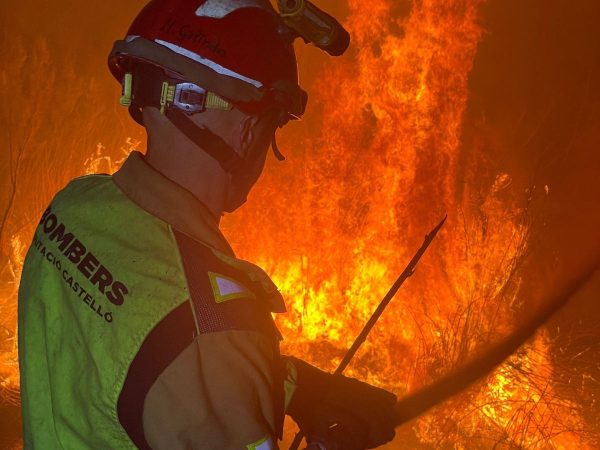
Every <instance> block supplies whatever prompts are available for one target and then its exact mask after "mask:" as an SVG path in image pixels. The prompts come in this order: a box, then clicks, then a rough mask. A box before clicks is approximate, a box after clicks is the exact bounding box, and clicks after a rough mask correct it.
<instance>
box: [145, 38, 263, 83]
mask: <svg viewBox="0 0 600 450" xmlns="http://www.w3.org/2000/svg"><path fill="white" fill-rule="evenodd" d="M154 42H156V43H157V44H160V45H162V46H163V47H167V48H168V49H169V50H172V51H174V52H175V53H177V54H179V55H181V56H185V57H186V58H189V59H192V60H194V61H196V62H197V63H200V64H202V65H204V66H207V67H210V68H211V69H212V70H214V71H215V72H217V73H219V74H221V75H226V76H228V77H232V78H237V79H238V80H242V81H245V82H246V83H248V84H251V85H253V86H254V87H257V88H259V89H260V88H261V87H262V86H263V84H262V83H261V82H260V81H256V80H253V79H252V78H248V77H245V76H244V75H241V74H239V73H237V72H234V71H233V70H229V69H227V68H225V67H223V66H221V65H219V64H217V63H216V62H214V61H211V60H210V59H208V58H204V57H203V56H200V55H198V54H197V53H194V52H191V51H189V50H187V49H185V48H183V47H180V46H179V45H175V44H171V43H170V42H167V41H163V40H162V39H155V40H154Z"/></svg>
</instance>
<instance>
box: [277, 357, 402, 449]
mask: <svg viewBox="0 0 600 450" xmlns="http://www.w3.org/2000/svg"><path fill="white" fill-rule="evenodd" d="M287 360H288V361H289V362H291V363H292V364H293V365H294V367H295V368H296V370H297V388H296V391H295V392H294V396H293V397H292V400H291V402H290V404H289V406H288V409H287V414H288V415H290V416H291V417H292V419H294V421H295V422H296V423H297V424H298V426H299V427H300V428H301V429H302V431H303V432H304V433H305V434H306V435H307V440H308V441H309V442H310V441H311V440H317V441H319V442H321V443H323V444H324V446H325V448H327V449H328V450H330V449H331V450H364V449H368V448H375V447H378V446H380V445H383V444H385V443H386V442H389V441H391V440H392V439H393V438H394V433H395V431H394V428H395V427H394V412H393V408H394V405H395V404H396V396H395V395H394V394H392V393H391V392H388V391H386V390H384V389H380V388H377V387H374V386H371V385H369V384H367V383H363V382H361V381H358V380H355V379H354V378H348V377H345V376H343V375H332V374H329V373H327V372H323V371H322V370H319V369H317V368H316V367H314V366H311V365H310V364H308V363H306V362H304V361H301V360H299V359H296V358H292V357H287Z"/></svg>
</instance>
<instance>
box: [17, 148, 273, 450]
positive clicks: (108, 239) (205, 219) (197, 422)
mask: <svg viewBox="0 0 600 450" xmlns="http://www.w3.org/2000/svg"><path fill="white" fill-rule="evenodd" d="M282 311H284V306H283V301H282V298H281V295H280V294H279V292H278V291H277V289H276V287H275V286H274V284H273V283H272V282H271V280H270V279H269V277H268V276H267V275H266V274H265V273H264V272H263V271H262V270H260V269H259V268H258V267H256V266H254V265H252V264H250V263H247V262H245V261H242V260H239V259H236V258H235V257H234V255H233V252H232V250H231V248H230V247H229V245H228V244H227V242H226V241H225V239H224V238H223V236H222V235H221V233H220V232H219V230H218V228H217V226H216V224H215V223H214V220H213V219H212V218H211V217H210V214H208V212H207V210H206V208H205V207H204V205H203V204H202V203H201V202H199V201H198V200H197V199H196V198H195V197H194V196H193V195H192V194H191V193H190V192H189V191H187V190H185V189H183V188H182V187H180V186H178V185H177V184H175V183H173V182H172V181H170V180H169V179H167V178H166V177H164V176H163V175H161V174H160V173H159V172H157V171H155V170H154V169H153V168H152V167H151V166H149V165H148V164H147V163H146V162H145V160H144V158H143V156H142V155H141V154H139V153H132V154H131V155H130V157H129V158H128V160H127V161H126V162H125V164H124V166H123V167H122V168H121V170H119V171H118V172H117V173H116V174H115V175H114V176H112V177H111V176H108V175H92V176H86V177H82V178H78V179H76V180H74V181H72V182H71V183H70V184H69V185H68V186H67V187H66V188H65V189H63V190H62V191H61V192H59V193H58V194H57V195H56V197H55V198H54V200H53V201H52V203H51V205H50V206H49V208H48V209H47V210H46V212H45V213H44V215H43V217H42V219H41V221H40V224H39V226H38V228H37V230H36V232H35V237H34V240H33V244H32V246H31V247H30V249H29V252H28V254H27V258H26V261H25V265H24V269H23V275H22V279H21V285H20V289H19V361H20V365H21V389H22V408H23V428H24V442H25V447H26V448H39V449H44V450H48V449H55V448H56V449H60V448H65V449H85V448H91V449H112V448H114V449H127V448H136V447H137V448H154V449H169V450H175V449H190V448H194V449H206V450H246V449H259V450H264V449H272V448H276V438H277V437H278V436H279V435H280V434H281V428H282V423H283V409H284V392H283V383H284V381H283V378H284V375H283V370H282V369H281V366H282V364H281V357H280V355H279V347H278V345H279V335H278V332H277V330H276V327H275V325H274V323H273V320H272V317H271V312H282Z"/></svg>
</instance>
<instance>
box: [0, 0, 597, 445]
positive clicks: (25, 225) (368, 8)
mask: <svg viewBox="0 0 600 450" xmlns="http://www.w3.org/2000/svg"><path fill="white" fill-rule="evenodd" d="M489 3H494V2H493V1H490V2H489ZM498 3H501V2H495V4H498ZM486 4H487V2H486V1H484V0H418V1H417V0H415V1H409V0H377V1H371V2H360V1H358V0H349V1H348V3H347V5H345V7H346V8H347V11H346V14H347V17H346V19H345V20H344V23H345V25H346V27H347V28H348V30H349V31H350V33H351V35H352V39H353V42H352V47H351V50H350V51H349V55H348V56H346V57H344V58H343V59H339V60H336V61H335V62H334V63H331V62H329V63H328V65H327V67H324V68H323V69H319V71H318V77H316V79H315V80H314V81H312V82H311V85H310V86H306V87H308V88H309V92H310V94H311V101H310V105H311V106H310V108H309V110H308V113H307V116H309V117H308V118H307V119H306V121H305V122H303V123H301V124H293V125H290V126H289V127H288V129H286V130H285V131H284V132H282V133H281V134H282V136H281V139H280V140H281V147H282V148H284V149H285V148H289V150H290V152H289V153H290V154H289V155H288V156H289V160H290V161H289V162H287V163H285V164H281V165H276V164H275V163H274V162H272V161H271V162H270V163H269V167H268V170H267V172H266V174H265V175H264V177H263V179H262V180H261V182H260V184H259V186H258V187H257V189H256V191H255V192H254V193H253V194H252V196H251V198H250V200H249V203H248V205H247V206H246V207H244V208H243V209H242V210H241V211H239V212H238V213H236V214H235V215H233V216H231V217H227V218H226V219H225V220H224V223H223V228H224V232H225V234H226V235H227V236H228V238H230V240H231V243H232V245H233V247H234V248H235V250H236V251H237V253H238V255H239V256H241V257H243V258H244V259H247V260H250V261H253V262H256V263H257V264H259V265H260V266H262V267H263V268H264V269H265V270H266V271H267V272H268V273H270V274H271V275H272V276H273V278H274V280H275V281H276V283H277V285H278V286H279V287H280V290H281V291H282V292H283V294H284V296H285V297H286V299H287V305H288V313H287V314H286V315H281V316H278V317H277V323H278V325H279V327H280V328H281V331H282V333H283V335H284V337H285V341H284V343H283V350H284V352H285V353H288V354H293V355H298V356H301V357H303V358H305V359H306V360H307V361H309V362H311V363H313V364H315V365H317V366H319V367H321V368H323V369H326V370H331V371H333V370H334V369H335V367H336V366H337V364H338V363H339V361H340V360H341V358H342V356H343V354H344V353H345V351H346V350H347V349H348V348H349V346H350V345H351V343H352V341H353V340H354V337H355V336H356V335H357V334H358V333H359V331H360V330H361V328H362V326H363V325H364V323H365V322H366V321H367V320H368V318H369V316H370V315H371V313H372V312H373V310H374V308H375V307H376V305H377V304H378V302H379V300H380V299H381V297H382V296H383V295H384V294H385V292H386V291H387V290H388V288H389V286H390V285H391V284H392V283H393V281H394V280H395V278H396V277H397V275H398V274H399V273H400V272H401V271H402V269H403V267H404V265H405V264H406V263H407V262H408V260H409V259H410V257H411V256H412V254H413V253H414V251H415V250H416V249H417V248H418V247H419V245H420V244H421V242H422V239H423V236H424V234H425V233H426V232H428V231H429V230H430V229H431V228H432V226H433V225H435V224H436V223H437V222H438V221H439V219H440V218H441V217H442V216H443V214H444V213H446V212H447V213H448V215H449V220H448V223H447V224H446V226H445V229H444V230H443V231H442V232H441V233H440V236H439V237H438V238H437V240H436V241H435V242H434V243H433V244H432V246H431V248H430V250H429V252H428V253H427V254H426V255H425V257H424V258H423V260H422V261H421V263H420V265H419V267H418V271H417V272H416V274H415V275H414V276H413V277H412V278H411V279H410V280H409V281H408V282H407V283H406V285H405V286H404V287H403V288H402V290H401V292H400V293H399V294H398V296H397V298H396V299H395V300H394V302H393V303H392V304H391V306H390V307H389V308H388V310H387V311H386V312H385V314H384V315H383V317H382V318H381V320H380V322H379V323H378V325H377V326H376V328H375V330H374V331H373V333H372V334H371V335H370V337H369V339H368V341H367V342H366V343H365V345H364V346H363V348H362V349H361V351H360V352H359V354H358V355H357V357H356V358H355V360H354V362H353V363H352V364H351V366H350V367H349V368H348V370H347V371H346V374H348V375H351V376H354V377H357V378H360V379H363V380H366V381H369V382H372V383H374V384H377V385H380V386H382V387H385V388H387V389H390V390H392V391H394V392H395V393H396V394H397V395H398V396H399V397H402V396H405V395H407V394H409V393H411V392H414V391H415V390H417V389H419V388H421V387H423V386H425V385H427V384H429V383H431V382H432V381H434V380H436V379H438V378H439V377H441V376H442V375H443V374H445V373H447V372H448V371H450V370H451V369H452V368H455V367H457V366H459V365H460V364H462V363H464V362H465V361H467V360H468V359H470V358H471V357H472V356H473V355H474V354H477V353H478V352H482V351H485V348H486V346H488V345H489V344H490V343H492V342H495V341H497V340H498V339H499V338H500V337H502V336H505V335H508V334H509V333H510V332H511V330H513V329H514V328H515V326H516V324H517V322H518V318H519V316H520V315H522V314H523V313H524V312H526V311H528V310H529V308H530V307H529V306H528V305H527V302H529V301H530V300H529V299H528V298H527V297H525V296H523V295H522V293H523V291H524V290H523V285H524V284H527V276H528V273H529V272H528V271H527V270H526V268H527V258H528V256H529V255H530V253H531V251H532V249H533V248H535V233H536V231H537V228H536V227H537V226H538V225H539V221H540V219H539V216H540V215H543V214H544V212H545V211H546V210H545V209H544V203H543V202H544V200H545V199H546V198H547V197H549V196H551V195H552V194H551V192H550V189H551V187H549V186H542V188H541V189H540V187H539V185H537V184H536V183H535V182H528V183H525V184H524V183H522V180H521V179H520V178H519V177H521V178H522V174H520V173H511V172H510V171H509V170H506V168H501V165H500V164H498V163H497V161H496V160H495V159H494V158H495V156H496V155H494V154H493V152H492V151H493V149H494V145H501V144H498V142H495V143H494V144H493V145H490V144H489V142H488V141H486V139H488V140H489V139H491V138H490V137H489V136H490V133H488V131H489V130H488V124H487V123H486V122H485V118H477V119H476V120H474V119H473V118H472V117H473V113H472V111H470V110H469V108H472V109H473V108H475V107H474V106H473V103H476V101H478V102H484V101H485V99H475V100H476V101H475V100H474V99H473V98H472V93H471V90H472V83H473V81H472V79H471V78H470V77H472V72H473V67H474V64H476V61H477V59H476V58H477V55H478V51H480V49H481V46H482V43H483V42H484V41H485V39H486V26H485V21H484V20H483V18H482V17H483V16H484V15H483V13H482V11H487V13H488V14H489V13H490V11H496V10H497V9H498V7H497V6H496V8H495V9H494V8H491V9H485V8H486ZM507 8H508V6H507ZM109 40H110V39H109ZM107 48H108V47H107ZM0 50H1V52H2V54H3V56H4V60H5V61H10V63H9V64H6V65H4V66H3V67H2V68H1V69H0V85H1V90H2V92H11V94H12V95H11V96H10V97H9V99H8V101H7V102H5V103H4V104H3V105H2V107H1V108H0V113H1V114H2V115H1V120H2V124H3V126H4V124H8V127H7V128H6V129H7V130H8V131H6V133H4V134H3V135H2V138H3V139H4V140H3V143H2V145H3V148H5V149H8V151H7V152H6V155H4V156H3V160H2V161H3V164H4V163H6V164H5V165H4V166H3V167H2V171H3V172H2V173H3V175H4V180H5V181H4V185H3V191H2V195H3V196H2V208H3V209H2V213H3V215H2V217H0V219H1V220H2V222H1V223H0V238H1V243H2V258H3V259H2V263H1V272H0V276H1V279H2V284H1V285H0V289H1V290H0V308H1V312H2V314H0V402H2V403H3V405H4V407H3V411H4V412H6V413H7V414H8V413H10V411H16V406H17V405H18V385H19V382H18V367H17V344H16V337H15V336H16V330H15V324H16V307H17V302H16V295H17V287H18V282H19V274H20V269H21V266H22V263H23V258H24V255H25V252H26V249H27V247H28V245H29V243H30V240H31V236H32V230H33V228H34V226H35V224H36V222H37V218H38V217H39V215H40V214H41V212H42V211H43V209H44V208H45V206H46V203H47V202H48V201H49V199H50V198H51V197H52V195H53V194H54V192H55V191H56V190H58V189H59V188H60V187H62V186H63V185H64V184H65V183H66V182H67V181H68V180H69V179H71V178H73V177H75V176H78V175H83V174H86V173H97V172H107V173H112V172H114V171H115V170H116V169H117V168H118V167H119V164H120V162H121V161H122V160H123V159H124V157H125V156H126V155H127V154H128V153H129V152H130V151H131V150H132V149H134V148H140V147H141V149H143V144H142V142H141V137H140V132H139V130H138V131H134V130H135V129H134V128H133V126H132V125H129V124H122V123H120V124H118V125H115V124H114V120H113V119H112V117H113V116H114V115H115V114H116V113H115V112H114V108H115V107H114V106H113V104H116V101H117V95H118V93H117V88H116V87H114V86H112V85H111V87H110V88H107V87H105V85H104V84H103V83H105V82H106V83H107V84H108V83H110V81H108V76H107V77H102V78H101V75H97V74H95V75H93V76H92V77H91V78H86V79H82V77H80V76H79V75H78V74H77V73H76V72H75V71H74V69H73V67H72V65H70V63H67V62H66V61H67V60H68V57H69V56H73V55H66V56H63V58H64V60H63V59H60V60H57V59H56V58H55V56H54V55H53V54H52V51H51V49H49V48H48V42H47V41H46V40H44V39H43V38H36V39H30V38H28V37H14V36H9V34H8V33H5V34H4V36H3V42H2V47H1V49H0ZM595 56H596V58H597V57H598V53H596V54H595ZM317 59H318V58H316V57H315V56H314V55H312V54H310V53H309V52H304V53H302V54H301V55H300V68H301V72H302V68H303V62H310V61H313V62H314V61H315V60H317ZM598 61H600V59H599V60H598ZM103 70H105V68H104V67H98V68H96V71H97V72H100V71H103ZM596 71H597V68H596ZM15 79H19V80H20V81H19V84H17V85H16V86H15V85H14V84H13V82H14V80H15ZM42 79H43V80H44V83H45V84H46V86H47V89H48V91H46V92H42V91H39V90H35V89H32V87H33V86H36V85H38V84H39V82H40V80H42ZM61 86H69V87H70V89H69V91H68V95H67V96H63V97H59V96H58V94H56V92H53V91H57V90H58V89H60V87H61ZM13 88H14V89H15V90H13ZM90 97H92V98H94V97H97V98H98V99H99V103H98V104H95V103H94V102H89V101H87V99H88V98H90ZM23 98H27V99H29V101H27V102H22V99H23ZM59 98H60V99H61V101H60V102H58V99H59ZM53 100H54V101H53ZM515 114H517V112H515ZM119 117H120V118H124V117H125V115H124V113H123V115H122V116H119ZM468 117H469V118H470V119H469V120H467V118H468ZM123 120H125V119H123ZM123 123H124V122H123ZM75 124H77V125H75ZM486 133H487V134H486ZM125 136H134V137H130V138H127V139H125V138H124V137H125ZM486 136H487V137H486ZM491 136H494V137H496V138H497V136H496V135H495V134H493V133H492V134H491ZM497 139H498V140H499V141H502V139H500V138H497ZM99 141H101V142H102V144H98V142H99ZM503 142H507V141H503ZM490 149H491V150H490ZM525 292H528V291H527V290H525ZM571 332H573V330H571ZM575 332H576V333H579V334H575V335H573V336H574V337H572V338H570V339H572V341H577V345H565V344H564V342H565V341H564V339H563V338H562V335H561V334H560V333H557V332H555V331H554V330H550V329H547V330H544V331H542V332H541V333H539V334H538V335H537V336H536V337H535V339H534V340H532V341H531V342H529V343H528V344H527V345H525V346H524V347H522V348H521V349H520V350H519V351H518V352H517V353H516V354H515V355H513V356H512V357H511V358H510V359H509V360H508V361H506V363H505V364H503V365H502V366H501V367H499V368H498V369H497V370H495V371H494V372H493V373H491V374H489V376H488V377H486V378H485V379H482V380H481V381H480V382H479V383H478V384H477V385H475V386H474V387H473V388H471V389H469V390H468V391H466V392H464V393H463V394H461V395H459V396H457V397H455V398H453V399H451V400H450V401H448V402H446V403H444V404H443V405H441V406H439V407H437V408H435V409H434V410H433V411H432V412H430V413H429V414H427V415H426V416H423V417H422V418H420V419H418V420H416V421H414V422H411V423H410V424H407V425H406V426H404V427H403V428H401V429H399V431H398V437H397V438H396V440H395V441H394V442H393V443H391V444H389V445H388V446H387V447H386V448H390V449H392V448H394V449H413V448H415V449H417V448H423V449H428V448H435V449H438V448H449V449H450V448H454V449H479V448H481V449H484V448H486V449H487V448H497V449H501V448H502V449H504V448H506V449H508V448H515V449H547V448H548V449H551V448H557V449H562V448H578V449H585V448H590V449H591V448H598V447H599V446H600V427H599V426H598V425H599V424H598V423H597V419H594V418H593V417H594V411H596V412H597V409H596V410H594V402H595V398H596V397H595V396H596V395H597V392H598V389H599V388H600V387H599V384H598V382H597V381H596V380H595V378H594V377H595V376H596V375H598V372H596V373H594V372H593V370H592V369H593V368H594V364H596V365H597V361H596V362H595V360H594V359H593V355H598V351H599V349H598V343H597V341H598V338H597V334H596V335H594V334H593V332H592V333H587V331H585V330H575ZM596 333H597V330H596ZM570 336H571V335H570ZM588 344H589V345H588ZM579 352H581V354H584V357H587V355H592V356H591V357H590V358H591V360H590V361H588V364H584V363H581V360H580V359H577V358H578V356H576V354H577V353H579ZM581 354H580V355H579V356H581ZM596 369H598V368H597V367H596ZM577 380H583V381H582V382H581V383H583V384H581V383H579V382H577ZM596 408H597V407H596ZM11 426H16V425H11ZM292 428H293V427H291V426H288V429H287V430H286V439H287V440H288V442H289V440H290V437H291V433H292V431H293V430H292ZM13 435H14V436H16V435H18V432H16V433H13ZM0 442H1V441H0ZM6 445H7V446H8V445H18V444H15V443H14V441H10V442H9V441H6Z"/></svg>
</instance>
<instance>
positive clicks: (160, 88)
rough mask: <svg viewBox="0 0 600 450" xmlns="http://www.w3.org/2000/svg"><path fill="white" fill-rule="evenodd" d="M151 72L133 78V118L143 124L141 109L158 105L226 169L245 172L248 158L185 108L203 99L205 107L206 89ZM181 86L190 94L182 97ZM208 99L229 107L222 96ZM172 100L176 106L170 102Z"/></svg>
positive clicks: (130, 111) (215, 104)
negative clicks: (178, 82) (175, 83)
mask: <svg viewBox="0 0 600 450" xmlns="http://www.w3.org/2000/svg"><path fill="white" fill-rule="evenodd" d="M149 72H150V73H148V74H146V73H144V74H143V75H142V76H137V77H135V78H134V80H133V86H132V96H131V104H130V105H129V113H130V114H131V116H132V117H133V119H134V120H135V121H136V122H138V123H140V124H141V125H143V117H142V112H141V108H143V107H144V106H151V107H155V108H158V109H159V110H161V112H162V113H163V114H165V116H166V117H167V119H169V121H170V122H171V123H172V124H173V125H174V126H175V127H176V128H177V129H178V130H179V131H180V132H181V133H183V134H184V135H185V136H186V137H187V138H188V139H190V140H191V141H192V142H193V143H194V144H196V145H197V146H198V147H200V148H201V149H202V150H204V151H205V152H206V153H208V154H209V155H210V156H211V157H212V158H214V159H215V160H217V161H218V162H219V164H220V165H221V167H222V168H223V170H225V171H226V172H229V173H232V174H239V173H243V172H245V171H246V170H247V163H246V161H245V160H244V159H242V157H241V156H240V155H238V153H237V152H236V151H235V150H234V149H233V148H232V147H230V146H229V145H228V144H227V143H226V142H225V141H224V140H223V139H222V138H221V137H219V136H217V135H216V134H214V133H213V132H212V131H210V130H208V129H206V128H201V127H199V126H198V125H196V124H195V123H194V121H192V120H191V119H190V118H189V117H188V114H190V112H189V109H188V108H185V109H182V107H184V106H182V105H188V106H189V105H191V106H194V105H199V104H200V102H202V105H203V106H202V107H203V108H204V105H205V104H206V103H207V98H206V95H205V91H204V92H200V91H199V90H193V89H188V88H189V86H186V85H187V84H189V83H180V84H178V85H176V86H171V84H170V83H169V81H171V80H168V81H165V76H164V75H163V74H161V73H158V72H154V71H149ZM182 85H183V86H182ZM177 86H180V87H181V89H185V90H188V91H189V94H188V95H187V96H182V95H179V96H178V94H177ZM193 86H195V85H193ZM199 89H200V88H199ZM177 99H179V103H180V104H176V103H175V101H176V100H177ZM208 101H209V102H210V103H211V104H212V105H213V106H215V107H218V108H219V109H224V107H225V106H226V105H225V104H223V103H222V102H224V100H223V99H221V98H220V97H219V98H215V97H209V98H208ZM171 103H172V105H170V104H171ZM227 103H228V102H227ZM191 114H193V112H192V113H191Z"/></svg>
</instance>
